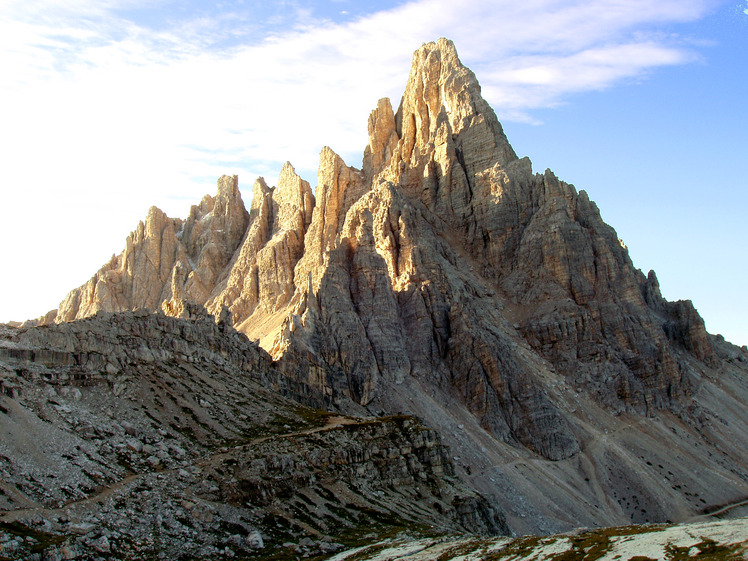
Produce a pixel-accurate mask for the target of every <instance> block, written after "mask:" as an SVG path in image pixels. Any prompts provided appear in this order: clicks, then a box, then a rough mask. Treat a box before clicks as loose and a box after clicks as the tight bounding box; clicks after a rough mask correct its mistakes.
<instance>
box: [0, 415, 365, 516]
mask: <svg viewBox="0 0 748 561" xmlns="http://www.w3.org/2000/svg"><path fill="white" fill-rule="evenodd" d="M361 421H362V419H354V418H351V417H345V416H342V415H332V416H330V417H328V419H327V421H326V422H325V424H324V425H322V426H318V427H312V428H309V429H304V430H300V431H294V432H289V433H285V434H271V435H268V436H263V437H260V438H255V439H254V440H251V441H249V442H246V443H243V444H239V445H237V446H234V447H233V448H231V449H229V450H224V451H222V452H216V453H214V454H211V455H209V456H207V457H204V458H202V459H200V460H197V461H195V462H194V463H192V464H186V465H181V466H179V467H177V468H172V469H167V470H163V471H159V472H142V473H133V474H130V475H128V476H126V477H124V478H122V479H120V480H118V481H115V482H114V483H112V484H111V485H108V486H107V487H105V488H104V489H102V490H101V491H99V492H98V493H96V494H95V495H90V496H88V497H85V498H82V499H76V500H73V501H70V502H67V503H65V504H64V505H62V506H59V507H55V508H48V507H44V506H37V507H28V508H22V509H17V510H10V511H5V512H0V522H6V523H11V522H16V521H18V520H20V519H22V518H28V517H33V516H42V517H44V518H46V519H49V518H51V517H59V516H61V515H66V511H68V509H70V508H72V507H80V506H87V505H91V504H94V503H101V502H103V501H105V500H106V499H108V498H109V497H111V496H112V495H113V494H114V493H116V492H118V491H121V490H122V489H124V488H125V486H127V485H129V484H130V483H133V482H134V481H137V480H138V479H141V478H143V477H147V476H149V475H153V474H154V473H157V474H160V475H167V474H172V473H175V472H177V471H179V470H180V469H185V468H189V467H190V465H192V466H205V465H208V464H209V463H211V462H213V461H215V460H220V459H222V458H225V457H227V456H228V455H229V454H230V453H231V452H233V451H235V450H238V449H242V448H249V447H251V446H253V445H256V444H260V443H261V442H266V441H268V440H273V439H282V438H292V437H294V436H305V435H309V434H314V433H318V432H325V431H329V430H332V429H335V428H337V427H340V426H343V425H355V424H357V423H360V422H361Z"/></svg>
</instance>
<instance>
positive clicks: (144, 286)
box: [12, 39, 748, 534]
mask: <svg viewBox="0 0 748 561" xmlns="http://www.w3.org/2000/svg"><path fill="white" fill-rule="evenodd" d="M368 130H369V142H368V145H367V146H366V148H365V151H364V155H363V164H362V168H361V169H356V168H353V167H350V166H348V165H347V164H346V163H345V162H343V160H342V159H341V158H340V157H339V156H338V155H337V154H335V153H334V152H333V151H332V150H331V149H329V148H325V149H323V151H322V154H321V158H320V159H321V161H320V167H319V173H318V178H317V186H316V188H315V189H314V191H313V190H312V189H311V187H310V184H309V183H308V182H307V181H304V180H303V179H301V178H300V177H299V176H298V175H297V174H296V173H295V171H294V169H293V167H292V166H291V165H290V164H286V165H285V166H284V167H283V170H282V171H281V174H280V178H279V180H278V185H277V186H276V187H269V186H268V185H267V184H266V183H265V181H264V180H263V179H262V178H260V179H258V180H257V181H256V182H255V184H254V187H253V196H252V202H251V205H250V208H249V210H247V209H246V207H245V205H244V202H243V200H242V196H241V193H240V191H239V187H238V178H237V177H236V176H234V177H229V176H224V177H222V178H220V179H219V181H218V192H217V194H216V196H215V197H209V196H206V197H205V198H204V199H203V200H202V201H201V203H200V204H199V205H198V206H194V207H192V210H191V211H190V215H189V217H188V218H187V219H185V220H182V219H174V218H169V217H167V216H166V215H165V214H164V213H163V212H161V211H160V210H158V209H157V208H152V209H151V210H150V211H149V213H148V217H147V218H146V220H145V222H143V223H141V224H139V225H138V227H137V229H136V230H135V231H134V232H132V233H131V234H130V236H129V237H128V238H127V242H126V248H125V250H124V251H123V252H122V253H121V254H120V255H119V256H115V257H113V258H112V259H111V260H110V262H109V263H107V264H106V265H105V266H104V267H103V268H102V269H101V270H100V271H99V272H97V273H96V275H95V276H94V277H93V278H92V279H91V280H89V281H88V283H86V284H85V285H83V286H82V287H80V288H78V289H75V290H73V291H72V292H71V293H70V294H69V295H68V296H67V298H66V299H65V300H64V301H63V302H62V303H61V305H60V307H59V310H58V311H57V313H56V315H55V314H50V315H48V316H47V320H46V321H42V322H41V323H42V324H43V323H55V324H59V325H58V327H56V328H54V327H53V325H48V326H46V327H44V326H40V327H28V326H27V327H25V328H22V330H23V329H26V330H27V331H26V332H25V333H50V332H49V331H44V330H45V329H47V330H49V329H62V327H63V325H65V324H66V323H67V322H72V323H70V325H77V322H78V321H80V320H82V319H83V318H88V317H91V316H93V315H95V314H96V317H97V318H98V317H99V316H100V315H101V314H100V312H104V313H114V312H117V313H122V312H130V311H132V310H150V311H160V312H162V313H164V314H167V315H171V316H176V317H178V318H182V319H183V320H188V322H189V321H192V322H193V323H194V321H195V320H196V318H199V317H201V313H202V312H201V309H202V308H204V309H205V310H207V311H208V312H209V313H210V314H213V315H214V316H215V317H217V318H219V319H220V320H221V321H222V322H223V324H224V325H227V324H229V323H230V324H231V325H232V326H233V327H234V328H235V329H236V330H237V331H238V332H241V333H243V334H245V335H246V336H247V337H248V338H249V339H250V340H252V341H255V342H257V343H258V344H259V346H260V347H261V348H262V349H264V350H265V351H267V353H269V358H267V361H268V365H269V366H268V368H272V370H273V377H272V379H273V380H274V381H273V384H274V385H275V386H277V388H278V389H279V390H281V391H282V392H283V395H284V396H285V398H287V399H295V400H299V401H301V402H303V403H304V404H306V405H307V406H311V407H318V408H324V409H327V410H332V411H336V412H338V413H345V414H352V415H359V416H376V417H381V418H387V417H388V416H390V415H401V414H402V415H407V416H414V417H417V418H418V419H419V420H420V422H422V423H423V424H424V425H425V426H427V427H430V428H431V429H435V430H436V431H437V432H438V433H439V434H441V435H442V436H441V438H442V439H443V440H444V443H445V444H447V445H448V446H449V447H450V449H451V452H450V454H451V457H452V458H453V460H452V461H453V463H454V469H455V474H456V475H457V476H459V477H460V478H462V479H463V480H464V481H465V482H466V483H467V485H468V486H469V487H470V488H471V489H472V491H471V492H477V493H479V494H480V495H481V496H483V497H485V498H486V499H487V500H488V503H489V504H490V505H491V508H493V509H495V511H496V512H497V513H499V512H500V513H501V515H500V516H499V517H498V518H497V519H496V520H498V519H501V520H502V521H501V523H499V522H494V523H491V524H494V525H496V527H497V528H498V527H499V526H501V525H503V524H504V522H503V520H505V523H506V525H507V526H508V528H509V529H510V530H511V531H512V532H514V533H518V534H524V533H543V534H547V533H553V532H560V531H568V530H570V529H572V528H575V527H578V526H589V527H599V526H613V525H624V524H631V523H636V524H641V523H647V522H666V521H673V522H680V521H685V520H687V519H689V518H691V517H693V516H696V515H699V514H701V513H703V512H705V511H708V510H709V509H715V508H717V507H719V506H725V505H730V504H737V503H740V502H742V501H744V500H746V499H747V498H748V467H746V466H748V445H747V444H748V419H747V418H746V416H745V414H744V413H745V411H746V407H747V406H748V382H747V379H748V350H746V348H745V347H743V348H738V347H736V346H734V345H731V344H729V343H728V342H726V341H724V340H723V339H722V338H720V337H715V336H712V335H710V334H708V333H707V332H706V331H705V328H704V322H703V321H702V319H701V318H700V317H699V315H698V313H697V311H696V310H695V309H694V307H693V305H692V304H691V303H690V302H689V301H678V302H668V301H666V300H665V299H664V298H663V297H662V295H661V293H660V290H659V285H658V282H657V277H656V275H655V273H654V272H649V274H647V275H644V274H643V273H642V272H641V271H640V270H638V269H636V268H635V266H634V265H633V263H632V261H631V259H630V257H629V254H628V251H627V249H626V247H625V245H624V244H623V243H622V242H621V240H619V239H618V236H617V235H616V232H615V230H614V229H613V228H611V227H610V226H608V225H607V224H606V223H605V222H604V221H603V220H602V218H601V216H600V212H599V210H598V208H597V206H596V205H595V204H594V202H592V201H591V200H590V198H589V196H588V195H587V193H586V192H584V191H579V192H577V190H576V189H575V188H574V187H573V185H570V184H567V183H565V182H563V181H561V180H559V179H558V178H557V177H556V176H555V175H554V174H553V173H552V172H551V171H550V170H546V171H545V172H544V173H542V174H536V173H533V171H532V166H531V162H530V160H529V159H528V158H519V157H518V156H517V155H516V154H515V152H514V150H513V149H512V147H511V146H510V144H509V142H508V140H507V138H506V136H505V135H504V132H503V129H502V127H501V124H500V123H499V121H498V119H497V118H496V115H495V113H494V112H493V110H492V109H491V107H490V106H489V105H488V104H487V103H486V101H485V100H484V99H483V98H482V97H481V94H480V86H479V84H478V81H477V80H476V78H475V76H474V74H473V73H472V72H471V71H470V70H469V69H467V68H466V67H464V66H463V65H462V64H461V62H460V60H459V58H458V56H457V53H456V50H455V48H454V45H453V44H452V43H451V42H449V41H448V40H445V39H440V40H439V41H437V42H435V43H429V44H425V45H423V46H422V47H421V48H420V49H419V50H418V51H416V53H415V54H414V57H413V66H412V69H411V72H410V76H409V78H408V82H407V86H406V88H405V93H404V95H403V98H402V100H401V102H400V105H399V107H398V108H397V110H393V108H392V105H391V103H390V101H389V100H387V99H383V100H380V102H379V103H378V105H377V108H376V109H375V110H374V111H373V112H372V113H371V116H370V118H369V123H368ZM52 317H54V320H53V322H52V319H51V318H52ZM159 317H161V316H159ZM52 333H53V332H52ZM13 337H16V336H15V335H14V336H13ZM34 337H36V336H34ZM38 337H39V339H38V340H39V341H42V339H43V337H42V336H41V335H39V336H38ZM126 339H127V338H126ZM12 340H13V341H15V339H12ZM14 344H16V345H20V343H14ZM144 344H145V346H148V345H149V343H147V342H146V343H144ZM47 346H49V345H47ZM227 352H228V351H227ZM258 352H259V351H258ZM263 356H265V355H263ZM206 399H208V400H210V397H206ZM232 399H234V398H233V397H232ZM232 430H233V429H232ZM235 461H237V462H240V461H241V460H240V459H239V458H236V459H235ZM398 508H399V507H398ZM396 510H397V509H396ZM484 511H486V510H485V509H484ZM486 512H487V511H486ZM497 516H498V515H497ZM489 518H490V517H489ZM491 524H489V523H487V522H485V521H484V522H481V523H480V524H479V526H480V527H481V528H483V529H485V528H487V527H488V526H490V525H491Z"/></svg>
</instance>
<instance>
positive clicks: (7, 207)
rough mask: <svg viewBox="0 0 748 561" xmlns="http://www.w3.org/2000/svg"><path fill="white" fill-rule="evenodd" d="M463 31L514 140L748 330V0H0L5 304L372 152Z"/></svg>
mask: <svg viewBox="0 0 748 561" xmlns="http://www.w3.org/2000/svg"><path fill="white" fill-rule="evenodd" d="M442 36H444V37H448V38H450V39H452V40H453V41H454V43H455V46H456V47H457V50H458V53H459V55H460V58H461V60H462V62H463V63H464V64H465V65H467V66H468V67H470V68H471V69H472V70H473V71H474V72H475V74H476V76H477V77H478V80H479V81H480V83H481V86H482V91H483V95H484V97H485V98H486V99H487V100H488V102H489V103H490V104H491V106H492V107H493V108H494V110H495V111H496V113H497V115H498V117H499V119H500V120H501V122H502V124H503V126H504V130H505V132H506V134H507V137H508V138H509V141H510V142H511V143H512V145H513V146H514V149H515V151H516V152H517V153H518V154H519V155H520V156H524V155H527V156H529V157H530V159H531V160H532V162H533V168H534V169H535V171H537V172H542V171H543V170H545V169H546V168H550V169H551V170H553V171H554V172H555V173H556V174H557V175H558V176H559V178H560V179H562V180H564V181H567V182H569V183H572V184H574V185H575V186H576V187H577V189H580V190H581V189H584V190H585V191H587V193H588V194H589V196H590V198H591V199H592V200H594V201H595V202H596V203H597V204H598V206H599V208H600V210H601V214H602V216H603V219H604V220H605V221H606V222H608V223H609V224H610V225H611V226H613V227H614V228H615V229H616V230H617V232H618V234H619V237H621V238H622V239H623V240H624V242H625V243H626V245H627V246H628V248H629V252H630V255H631V257H632V259H633V261H634V264H635V266H637V267H639V268H641V269H642V270H643V271H644V272H645V273H646V272H647V271H648V270H649V269H654V270H655V271H656V273H657V276H658V278H659V281H660V286H661V289H662V292H663V295H664V296H665V297H666V298H668V299H669V300H677V299H690V300H692V302H693V303H694V305H695V306H696V308H697V310H698V311H699V312H700V313H701V315H702V317H704V319H705V322H706V326H707V329H708V330H709V331H710V332H711V333H721V334H723V335H724V336H725V338H727V339H728V340H729V341H732V342H734V343H736V344H740V345H744V344H748V320H746V318H748V299H747V298H746V297H745V294H744V288H745V286H746V282H745V280H744V279H745V278H746V277H748V250H747V249H746V240H748V220H745V218H744V217H745V215H746V211H748V173H746V166H745V164H746V161H747V159H748V158H747V156H748V101H746V100H747V99H748V96H746V93H747V92H748V0H525V1H523V2H521V3H520V2H516V1H515V0H490V1H489V0H471V1H461V0H413V1H406V0H383V1H369V2H367V1H352V0H350V1H349V0H327V1H321V0H320V1H309V2H301V1H293V0H286V1H279V2H273V3H269V2H265V1H262V2H260V1H257V2H255V1H253V0H225V1H220V2H203V1H200V0H191V1H180V2H177V1H171V0H162V1H159V0H147V1H145V0H56V1H54V2H52V1H44V0H39V1H34V2H30V1H28V0H0V154H2V156H1V157H0V193H1V194H2V205H3V210H4V212H3V222H2V224H3V228H2V237H3V239H2V243H1V244H0V264H2V269H0V271H2V273H1V274H0V321H9V320H24V319H29V318H34V317H38V316H40V315H42V314H44V313H46V312H47V311H49V310H51V309H54V308H56V307H57V305H58V304H59V302H60V301H61V300H62V299H63V298H64V297H65V295H66V294H67V292H68V291H70V290H71V289H73V288H75V287H77V286H80V285H81V284H83V283H85V282H86V281H87V280H88V279H89V278H90V277H91V276H92V275H93V274H94V273H95V272H96V271H97V270H98V269H99V268H100V267H101V266H102V265H103V264H104V263H106V262H107V261H108V260H109V259H110V257H111V256H112V255H113V254H118V253H120V252H121V251H122V249H123V248H124V242H125V238H126V237H127V234H128V233H129V232H131V231H132V230H134V229H135V227H136V226H137V224H138V221H140V220H142V219H144V218H145V216H146V214H147V212H148V208H149V207H150V206H151V205H155V206H158V207H159V208H161V209H162V210H164V211H165V212H166V213H167V214H168V215H169V216H173V217H186V216H187V214H188V212H189V207H190V205H192V204H197V203H198V202H199V201H200V199H201V198H202V197H203V196H204V195H205V194H211V195H214V194H215V191H216V180H217V179H218V177H220V176H221V175H223V174H237V175H239V184H240V188H241V190H242V195H243V197H244V200H245V204H246V205H247V206H249V203H250V201H251V189H252V184H253V183H254V180H255V179H256V178H257V177H258V176H263V177H265V179H266V180H267V181H268V183H269V184H271V185H272V184H274V183H275V181H276V180H277V177H278V175H279V173H280V170H281V167H282V165H283V164H284V163H285V162H286V161H290V162H291V163H292V164H293V165H294V166H295V168H296V171H297V172H298V173H299V174H300V175H301V176H302V177H303V178H304V179H307V180H308V181H309V182H310V183H311V184H312V186H314V185H315V184H316V168H317V164H318V161H319V152H320V150H321V149H322V147H323V146H330V147H331V148H333V150H335V151H336V152H337V153H339V154H340V155H341V156H342V157H343V158H344V159H345V160H346V162H347V163H348V164H349V165H353V166H356V167H360V165H361V159H362V154H363V149H364V147H365V145H366V142H367V119H368V115H369V113H370V111H371V110H372V109H374V108H375V107H376V103H377V100H378V99H379V98H381V97H389V98H390V99H391V100H392V102H393V106H395V107H396V106H397V104H398V103H399V100H400V97H401V95H402V92H403V89H404V87H405V83H406V81H407V76H408V72H409V69H410V63H411V57H412V54H413V51H415V50H416V49H417V48H418V47H419V46H420V45H421V44H422V43H424V42H427V41H432V40H436V39H437V38H439V37H442Z"/></svg>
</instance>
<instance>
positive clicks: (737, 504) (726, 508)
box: [688, 499, 748, 522]
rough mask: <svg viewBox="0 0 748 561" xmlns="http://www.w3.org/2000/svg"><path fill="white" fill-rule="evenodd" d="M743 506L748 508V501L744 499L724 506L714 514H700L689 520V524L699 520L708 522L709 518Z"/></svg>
mask: <svg viewBox="0 0 748 561" xmlns="http://www.w3.org/2000/svg"><path fill="white" fill-rule="evenodd" d="M741 506H748V499H743V500H741V501H738V502H735V503H730V504H728V505H725V506H723V507H722V508H720V509H718V510H715V511H714V512H708V513H705V514H699V515H698V516H694V517H693V518H689V519H688V522H698V521H699V520H708V519H709V518H711V517H713V516H719V515H720V514H724V513H725V512H729V511H731V510H732V509H733V508H738V507H741Z"/></svg>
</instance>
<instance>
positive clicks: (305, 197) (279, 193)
mask: <svg viewBox="0 0 748 561" xmlns="http://www.w3.org/2000/svg"><path fill="white" fill-rule="evenodd" d="M273 202H274V203H275V206H277V210H276V211H275V213H274V217H273V232H277V231H278V230H294V231H297V232H299V233H300V234H301V236H302V237H303V235H304V233H305V232H306V229H307V228H308V227H309V223H310V222H311V221H312V212H313V211H314V195H313V194H312V188H311V187H310V186H309V182H308V181H304V180H303V179H301V177H299V176H298V175H297V174H296V170H295V169H294V167H293V166H292V165H291V163H290V162H286V164H285V165H284V166H283V169H281V173H280V177H279V178H278V186H277V187H276V188H275V189H274V190H273Z"/></svg>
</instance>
